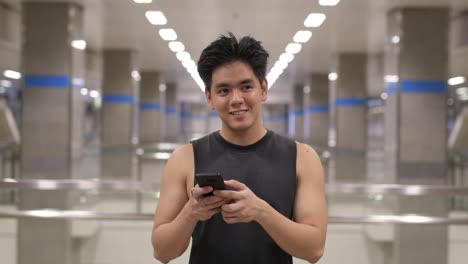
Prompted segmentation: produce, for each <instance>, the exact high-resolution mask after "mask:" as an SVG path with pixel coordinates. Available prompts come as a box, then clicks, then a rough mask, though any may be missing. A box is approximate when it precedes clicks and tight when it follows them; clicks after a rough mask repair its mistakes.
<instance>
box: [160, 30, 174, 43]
mask: <svg viewBox="0 0 468 264" xmlns="http://www.w3.org/2000/svg"><path fill="white" fill-rule="evenodd" d="M159 36H161V38H162V39H164V40H168V41H169V40H176V39H177V33H176V32H175V31H174V30H173V29H172V28H162V29H160V30H159Z"/></svg>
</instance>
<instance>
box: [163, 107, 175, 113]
mask: <svg viewBox="0 0 468 264" xmlns="http://www.w3.org/2000/svg"><path fill="white" fill-rule="evenodd" d="M165 113H166V115H176V114H177V109H175V108H173V107H166V111H165Z"/></svg>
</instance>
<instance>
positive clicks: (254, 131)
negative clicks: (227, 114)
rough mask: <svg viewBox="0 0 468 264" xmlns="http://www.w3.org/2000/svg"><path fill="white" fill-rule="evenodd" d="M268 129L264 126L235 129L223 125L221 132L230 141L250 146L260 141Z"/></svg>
mask: <svg viewBox="0 0 468 264" xmlns="http://www.w3.org/2000/svg"><path fill="white" fill-rule="evenodd" d="M266 133H267V130H266V129H265V128H264V127H263V126H258V127H255V128H249V129H246V130H242V131H233V130H232V129H229V128H226V127H224V126H223V127H221V131H220V134H221V136H222V137H223V138H224V139H225V140H226V141H228V142H230V143H232V144H236V145H241V146H248V145H251V144H254V143H255V142H257V141H259V140H260V139H261V138H263V137H264V136H265V134H266Z"/></svg>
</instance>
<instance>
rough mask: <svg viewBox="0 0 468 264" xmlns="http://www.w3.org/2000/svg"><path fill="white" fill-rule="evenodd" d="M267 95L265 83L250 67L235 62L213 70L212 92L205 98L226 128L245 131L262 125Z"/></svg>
mask: <svg viewBox="0 0 468 264" xmlns="http://www.w3.org/2000/svg"><path fill="white" fill-rule="evenodd" d="M267 93H268V85H267V83H266V81H263V82H262V83H260V82H259V80H258V79H257V77H256V76H255V73H254V72H253V70H252V68H251V67H250V66H249V65H248V64H246V63H244V62H241V61H234V62H231V63H227V64H224V65H222V66H220V67H218V68H216V69H215V70H214V71H213V74H212V76H211V89H210V91H206V92H205V95H206V100H207V102H208V106H209V107H210V108H211V109H214V110H216V112H217V113H218V115H219V117H220V118H221V120H222V122H223V127H226V128H228V129H232V130H235V131H243V130H247V129H249V128H252V127H255V126H261V119H260V110H261V104H262V102H263V101H265V100H266V99H267Z"/></svg>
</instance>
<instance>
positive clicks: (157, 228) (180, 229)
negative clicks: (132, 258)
mask: <svg viewBox="0 0 468 264" xmlns="http://www.w3.org/2000/svg"><path fill="white" fill-rule="evenodd" d="M191 152H192V146H191V145H184V146H182V147H181V148H179V149H177V150H175V151H174V152H173V153H172V155H171V157H170V159H169V160H168V161H167V164H166V167H165V168H164V172H163V176H162V179H161V190H160V198H159V202H158V206H157V209H156V212H155V215H154V226H153V232H152V235H151V241H152V243H153V249H154V257H155V258H156V259H158V260H159V261H161V262H163V263H167V262H169V261H170V260H172V259H174V258H176V257H178V256H180V255H181V254H183V253H184V251H185V250H186V249H187V247H188V244H189V243H190V236H191V235H192V232H193V229H194V228H195V225H196V223H197V220H196V219H195V218H194V217H193V216H192V215H191V214H190V210H189V209H190V208H189V206H190V205H189V203H188V201H189V197H188V196H187V187H186V179H187V177H188V173H189V170H188V169H190V167H191V166H192V168H193V154H192V153H191ZM190 163H192V164H190ZM187 167H188V168H187ZM192 171H193V170H192Z"/></svg>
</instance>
